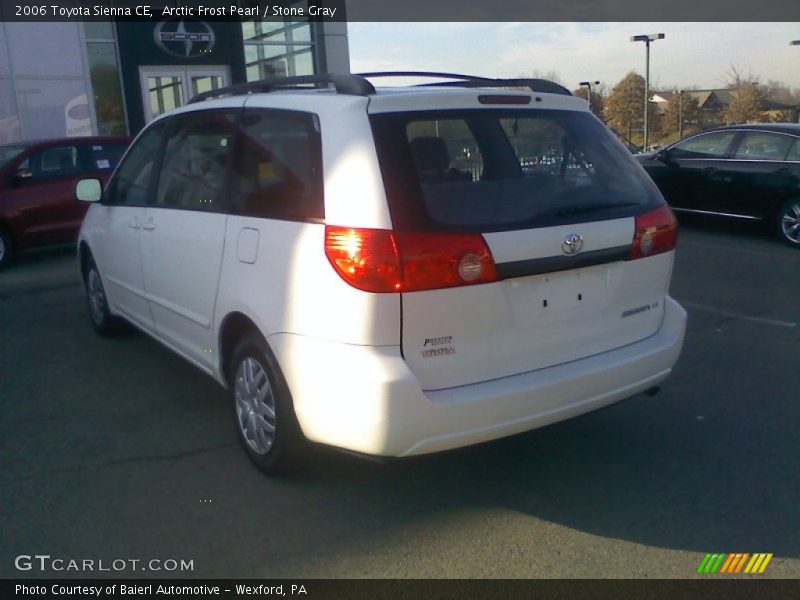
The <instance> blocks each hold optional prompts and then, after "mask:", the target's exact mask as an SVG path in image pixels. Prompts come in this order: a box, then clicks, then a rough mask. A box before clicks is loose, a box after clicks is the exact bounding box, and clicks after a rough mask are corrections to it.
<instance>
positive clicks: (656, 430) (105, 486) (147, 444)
mask: <svg viewBox="0 0 800 600" xmlns="http://www.w3.org/2000/svg"><path fill="white" fill-rule="evenodd" d="M672 294H673V295H674V296H675V297H676V298H677V299H678V300H680V301H681V302H682V303H683V304H684V306H685V307H686V308H687V309H688V311H689V319H690V320H689V328H688V332H687V339H686V344H685V347H684V352H683V355H682V357H681V360H680V362H679V363H678V365H677V368H676V370H675V372H674V374H673V376H672V377H671V378H670V379H669V380H668V381H666V382H665V384H664V385H663V386H662V391H661V393H660V394H659V395H657V396H655V397H653V398H650V397H645V396H639V397H636V398H633V399H631V400H629V401H626V402H623V403H620V404H617V405H615V406H613V407H610V408H608V409H605V410H602V411H599V412H596V413H592V414H589V415H586V416H583V417H581V418H578V419H574V420H572V421H568V422H565V423H561V424H558V425H554V426H551V427H548V428H545V429H542V430H538V431H533V432H530V433H527V434H524V435H520V436H516V437H513V438H509V439H505V440H501V441H498V442H493V443H490V444H485V445H482V446H478V447H473V448H467V449H463V450H458V451H454V452H449V453H445V454H440V455H434V456H429V457H422V458H418V459H413V460H404V461H397V462H392V463H389V464H374V463H371V462H368V461H364V460H361V459H358V458H355V457H351V456H348V455H344V454H341V453H338V452H335V451H331V450H324V449H321V450H319V451H318V452H317V454H316V457H315V460H314V462H313V463H312V464H311V465H310V466H309V467H308V468H307V469H306V470H305V471H303V472H301V473H300V474H297V475H295V476H293V477H291V478H288V479H281V480H271V479H269V478H267V477H265V476H263V475H261V474H260V473H259V472H258V471H256V470H255V469H254V468H253V467H251V465H250V464H249V462H248V461H247V458H246V457H245V455H244V453H243V452H242V451H241V450H240V449H239V447H238V445H237V444H238V442H237V441H236V437H235V435H236V434H235V431H234V429H233V422H232V419H231V418H230V414H229V407H228V403H227V396H226V394H225V393H224V392H223V390H222V389H221V388H220V387H218V385H217V384H216V383H214V382H213V381H211V380H210V379H209V378H207V377H206V376H205V375H203V374H201V373H200V372H199V371H197V370H195V369H194V368H193V367H192V366H190V365H189V364H188V363H186V362H185V361H183V360H182V359H180V358H178V357H176V356H174V355H173V354H171V353H170V352H169V351H167V350H165V349H164V348H162V347H161V346H160V345H159V344H157V343H156V342H154V341H152V340H150V339H149V338H147V337H146V336H144V335H141V334H131V335H126V336H123V337H119V338H115V339H112V340H106V339H101V338H99V337H97V336H96V335H95V334H94V332H93V331H92V329H91V327H90V325H89V322H88V317H87V315H86V309H85V305H84V300H83V295H82V290H81V288H80V287H79V282H78V277H77V272H76V268H75V265H74V260H73V257H72V251H71V250H70V249H66V250H64V249H62V250H56V251H47V252H39V253H36V254H35V255H30V256H28V257H24V258H23V259H22V260H20V262H18V263H17V264H15V265H12V267H11V268H10V269H8V270H7V271H5V272H3V273H0V380H1V383H0V390H1V391H0V454H1V455H2V469H0V507H1V508H2V509H1V510H0V529H1V530H2V532H3V533H2V539H3V542H2V544H0V576H2V577H21V576H23V577H24V576H42V575H44V576H51V577H52V576H59V575H61V576H64V575H66V576H76V575H77V576H80V575H81V574H80V573H78V574H76V573H55V572H52V571H51V572H45V573H39V572H36V571H29V572H20V571H17V570H16V569H15V568H14V557H16V556H18V555H20V554H37V553H38V554H48V555H51V556H52V557H61V558H64V559H84V558H88V559H103V560H105V561H108V562H110V561H112V560H114V559H142V560H149V559H168V558H173V559H187V560H188V559H190V560H193V566H194V570H193V571H191V572H185V573H180V572H177V573H163V572H144V573H136V572H132V571H123V572H119V573H111V574H112V575H116V576H130V575H133V576H138V575H141V576H149V577H152V576H159V575H165V574H167V575H173V576H174V575H177V576H195V577H300V578H304V577H447V578H449V577H550V578H561V577H603V578H611V577H633V578H638V577H650V578H665V577H695V576H696V575H695V569H696V568H697V566H698V564H699V563H700V561H701V559H702V558H703V556H704V555H705V553H707V552H749V553H754V552H770V553H774V555H775V558H774V559H773V560H772V562H771V563H770V565H769V567H768V569H767V571H766V572H765V573H764V575H760V576H758V577H799V576H800V538H798V535H797V532H798V531H800V502H798V499H799V498H800V480H798V473H800V434H798V431H800V379H799V378H798V377H799V376H800V352H799V351H798V349H800V301H798V299H800V252H798V251H795V250H793V249H791V248H788V247H783V246H781V245H780V244H779V243H778V242H777V241H775V240H774V239H773V238H772V237H770V236H769V235H768V234H767V233H766V232H764V231H762V229H761V228H758V227H753V226H752V225H738V224H737V225H734V224H731V223H721V222H713V221H707V220H692V221H688V222H687V221H685V220H684V221H682V228H681V237H680V241H679V249H678V254H677V261H676V267H675V272H674V276H673V281H672ZM332 400H335V398H332ZM85 575H86V576H97V575H103V574H102V573H86V574H85ZM706 577H709V576H706ZM738 577H753V576H744V575H740V576H738Z"/></svg>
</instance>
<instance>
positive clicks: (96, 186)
mask: <svg viewBox="0 0 800 600" xmlns="http://www.w3.org/2000/svg"><path fill="white" fill-rule="evenodd" d="M75 197H76V198H77V199H78V200H80V201H81V202H99V201H100V199H101V198H102V197H103V184H102V183H100V180H99V179H81V180H80V181H79V182H78V183H77V184H76V185H75Z"/></svg>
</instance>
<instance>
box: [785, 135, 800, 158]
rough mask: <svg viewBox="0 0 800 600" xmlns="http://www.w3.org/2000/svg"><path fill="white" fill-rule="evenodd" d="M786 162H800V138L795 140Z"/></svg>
mask: <svg viewBox="0 0 800 600" xmlns="http://www.w3.org/2000/svg"><path fill="white" fill-rule="evenodd" d="M786 160H792V161H796V162H800V138H794V142H793V143H792V147H791V148H789V152H788V153H787V154H786Z"/></svg>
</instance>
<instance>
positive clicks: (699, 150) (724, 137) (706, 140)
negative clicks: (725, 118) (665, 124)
mask: <svg viewBox="0 0 800 600" xmlns="http://www.w3.org/2000/svg"><path fill="white" fill-rule="evenodd" d="M734 137H736V132H735V131H718V132H716V133H705V134H702V135H698V136H696V137H693V138H689V139H688V140H684V141H682V142H679V143H678V144H676V145H675V146H673V147H672V148H670V150H669V156H670V158H724V157H725V155H726V154H727V152H728V147H729V146H730V145H731V142H732V141H733V138H734Z"/></svg>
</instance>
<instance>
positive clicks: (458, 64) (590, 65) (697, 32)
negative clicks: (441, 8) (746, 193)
mask: <svg viewBox="0 0 800 600" xmlns="http://www.w3.org/2000/svg"><path fill="white" fill-rule="evenodd" d="M432 1H433V0H432ZM348 32H349V40H350V63H351V68H352V71H353V72H354V73H358V72H362V71H374V70H384V71H385V70H406V71H409V70H425V71H451V72H457V73H468V74H475V75H488V76H499V77H514V76H517V75H520V74H530V73H531V72H533V71H538V72H539V73H549V72H550V71H555V72H556V73H558V74H559V76H560V79H561V82H562V83H563V84H564V85H566V86H567V87H569V88H570V89H572V88H574V87H576V86H577V84H578V82H580V81H584V80H592V81H594V80H600V81H602V82H604V83H606V84H607V85H608V86H609V87H611V86H613V85H614V84H615V83H616V82H617V81H619V80H620V79H622V77H624V76H625V74H626V73H627V72H628V71H631V70H635V71H636V72H638V73H640V74H642V75H644V63H645V48H644V44H643V43H632V42H630V41H629V40H630V36H632V35H636V34H642V33H665V34H666V39H663V40H659V41H657V42H654V43H653V44H652V45H651V46H650V77H651V85H652V87H653V88H654V89H658V88H660V87H668V86H669V87H671V86H676V87H679V88H688V87H699V88H718V87H724V81H725V76H726V73H728V72H729V71H730V70H731V66H734V67H736V69H737V70H738V71H739V72H740V73H742V74H744V75H747V74H748V73H751V74H752V75H753V76H757V77H758V78H759V79H760V81H761V82H762V83H766V82H767V81H769V80H771V79H774V80H778V81H783V82H785V83H786V84H788V85H790V86H791V87H795V88H800V46H790V45H789V42H790V41H791V40H797V39H800V23H349V24H348Z"/></svg>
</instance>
